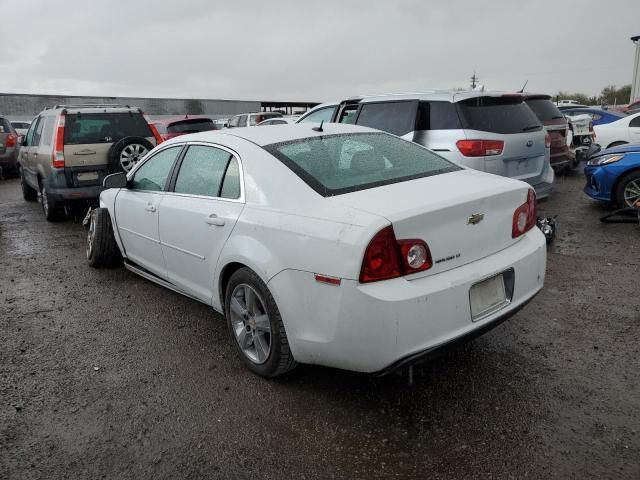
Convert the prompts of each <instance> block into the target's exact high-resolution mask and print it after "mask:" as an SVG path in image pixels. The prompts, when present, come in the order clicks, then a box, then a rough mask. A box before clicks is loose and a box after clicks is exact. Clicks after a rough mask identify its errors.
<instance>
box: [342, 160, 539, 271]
mask: <svg viewBox="0 0 640 480" xmlns="http://www.w3.org/2000/svg"><path fill="white" fill-rule="evenodd" d="M529 188H530V187H529V186H528V185H527V184H524V183H521V182H514V181H513V180H510V179H506V178H502V177H497V176H494V175H488V174H486V173H484V172H479V171H475V170H470V169H466V170H461V171H457V172H452V173H446V174H443V175H437V176H433V177H427V178H421V179H416V180H411V181H407V182H401V183H395V184H391V185H385V186H382V187H377V188H372V189H367V190H361V191H357V192H353V193H348V194H344V195H338V196H336V197H332V198H331V201H332V202H336V203H339V204H341V205H345V206H348V207H351V208H356V209H358V210H362V211H365V212H368V213H372V214H377V215H380V216H383V217H385V218H386V219H387V220H389V221H390V222H391V224H392V225H393V229H394V231H395V234H396V238H397V239H398V240H401V239H422V240H424V241H425V242H426V243H427V245H428V246H429V249H430V251H431V256H432V259H433V262H434V265H433V267H432V268H430V269H429V270H426V271H424V272H420V273H416V274H413V275H412V276H410V277H409V278H410V279H411V278H420V277H424V276H428V275H434V274H437V273H440V272H443V271H446V270H450V269H452V268H456V267H459V266H461V265H465V264H467V263H470V262H473V261H476V260H479V259H482V258H484V257H487V256H489V255H491V254H493V253H495V252H498V251H500V250H503V249H505V248H507V247H509V246H511V245H513V244H514V243H516V242H517V241H518V239H514V238H511V228H512V222H513V214H514V212H515V210H516V208H518V207H519V206H520V205H522V204H523V203H524V202H525V201H526V197H527V191H528V189H529Z"/></svg>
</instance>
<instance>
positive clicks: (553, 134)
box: [524, 93, 573, 169]
mask: <svg viewBox="0 0 640 480" xmlns="http://www.w3.org/2000/svg"><path fill="white" fill-rule="evenodd" d="M524 101H525V102H527V105H529V108H531V110H533V113H535V114H536V117H538V119H539V120H540V122H541V123H542V124H543V125H544V127H545V128H546V129H547V133H548V134H549V137H550V138H549V140H550V143H551V159H550V163H551V166H552V167H553V168H554V169H563V168H568V167H572V166H573V165H572V160H571V156H570V155H569V147H568V146H567V129H568V128H569V124H568V122H567V119H566V117H565V116H564V115H563V114H562V112H561V111H560V110H558V107H557V106H556V105H555V104H554V103H553V102H552V101H551V95H544V94H530V93H527V94H525V95H524Z"/></svg>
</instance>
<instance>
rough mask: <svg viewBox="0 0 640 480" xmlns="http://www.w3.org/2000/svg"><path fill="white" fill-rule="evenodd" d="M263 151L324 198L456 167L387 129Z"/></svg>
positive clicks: (278, 144) (300, 141) (296, 141)
mask: <svg viewBox="0 0 640 480" xmlns="http://www.w3.org/2000/svg"><path fill="white" fill-rule="evenodd" d="M265 149H266V150H267V151H268V152H269V153H271V154H272V155H274V156H275V157H276V158H278V159H279V160H280V161H282V162H283V163H284V164H285V165H286V166H287V167H289V168H290V169H291V170H292V171H293V172H294V173H295V174H296V175H298V176H299V177H300V178H301V179H302V180H304V181H305V182H306V183H307V184H308V185H309V186H310V187H311V188H313V189H314V190H315V191H316V192H318V193H319V194H320V195H322V196H325V197H330V196H332V195H340V194H342V193H348V192H354V191H357V190H364V189H368V188H373V187H378V186H381V185H387V184H391V183H398V182H404V181H408V180H413V179H416V178H422V177H428V176H431V175H438V174H441V173H446V172H452V171H456V170H460V167H458V166H456V165H454V164H452V163H450V162H448V161H447V160H445V159H444V158H442V157H439V156H438V155H436V154H434V153H432V152H430V151H429V150H427V149H425V148H422V147H420V146H418V145H416V144H415V143H412V142H408V141H406V140H402V139H401V138H397V137H394V136H392V135H387V134H385V133H359V134H344V135H329V136H323V137H312V138H304V139H300V140H294V141H290V142H283V143H276V144H273V145H268V146H266V147H265Z"/></svg>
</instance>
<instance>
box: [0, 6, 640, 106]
mask: <svg viewBox="0 0 640 480" xmlns="http://www.w3.org/2000/svg"><path fill="white" fill-rule="evenodd" d="M0 12H1V16H0V92H4V93H6V92H15V93H31V92H33V93H52V94H56V93H61V94H76V95H108V96H118V95H128V96H153V97H162V96H169V97H187V98H191V97H196V98H228V99H247V100H307V101H326V100H333V99H336V98H343V97H345V96H350V95H354V94H367V93H381V92H399V91H421V90H429V89H434V88H438V89H439V88H453V87H466V86H467V85H468V83H469V77H470V76H471V74H472V73H473V71H474V70H475V71H476V72H477V73H478V76H479V77H480V81H481V83H482V84H483V85H485V87H486V88H487V89H512V90H513V89H519V88H520V87H521V86H522V84H523V83H524V82H525V80H529V84H528V87H527V89H528V90H531V91H540V92H547V93H552V94H553V93H556V92H557V91H558V90H570V91H580V92H585V93H588V94H596V93H598V92H599V91H600V90H601V89H602V87H604V86H606V85H609V84H615V85H623V84H628V83H630V81H631V74H632V68H633V64H632V63H633V52H634V46H633V44H632V42H631V41H630V40H629V37H631V36H632V35H640V23H639V22H638V20H640V1H639V0H608V1H606V2H605V1H603V0H582V1H579V2H578V1H570V0H551V1H549V0H529V1H519V0H491V1H477V2H468V1H458V0H446V1H437V2H436V1H419V0H397V1H381V0H380V1H375V2H374V1H364V0H362V1H360V0H353V1H348V0H286V1H284V0H283V1H280V0H269V1H264V0H262V1H259V0H258V1H241V0H235V1H211V0H182V1H178V2H176V1H165V0H155V1H150V0H144V1H143V0H126V1H122V0H108V1H105V0H102V1H99V2H98V1H93V0H64V1H56V2H54V1H49V0H39V1H38V0H21V1H16V0H0Z"/></svg>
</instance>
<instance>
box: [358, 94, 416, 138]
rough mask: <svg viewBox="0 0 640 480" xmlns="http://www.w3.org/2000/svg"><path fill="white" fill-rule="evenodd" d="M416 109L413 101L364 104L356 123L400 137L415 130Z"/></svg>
mask: <svg viewBox="0 0 640 480" xmlns="http://www.w3.org/2000/svg"><path fill="white" fill-rule="evenodd" d="M417 108H418V102H415V101H410V102H385V103H365V104H363V105H362V108H361V110H360V115H358V120H357V122H356V123H357V124H358V125H363V126H365V127H371V128H377V129H378V130H382V131H383V132H389V133H392V134H394V135H399V136H402V135H405V134H407V133H409V132H412V131H413V130H414V129H415V125H416V111H417Z"/></svg>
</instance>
